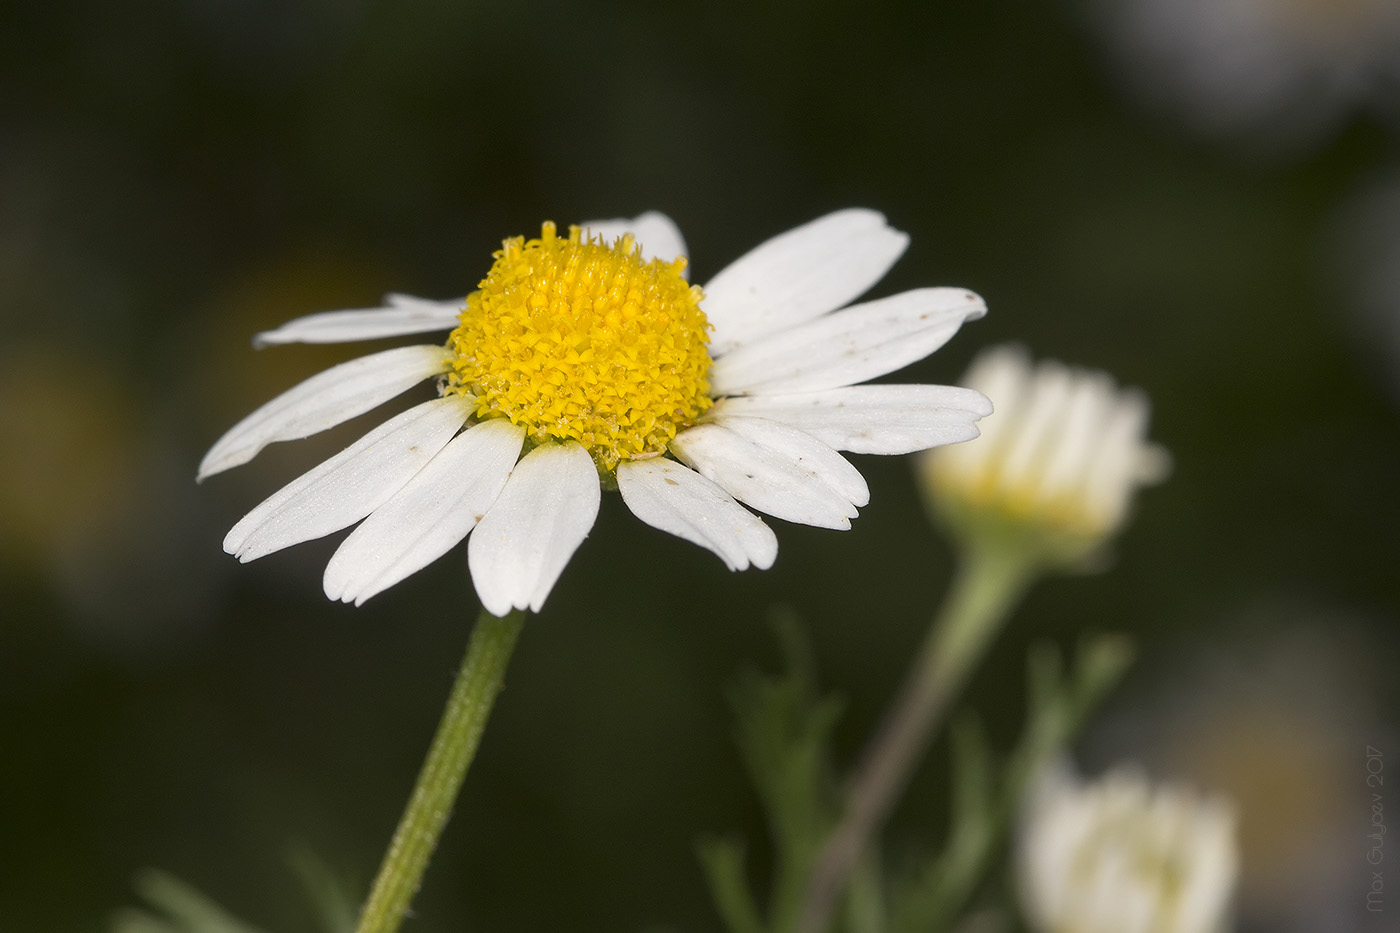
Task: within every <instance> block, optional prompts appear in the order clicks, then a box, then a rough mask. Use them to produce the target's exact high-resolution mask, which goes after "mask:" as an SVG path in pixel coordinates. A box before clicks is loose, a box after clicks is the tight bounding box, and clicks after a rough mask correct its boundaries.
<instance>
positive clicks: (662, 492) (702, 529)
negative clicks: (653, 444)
mask: <svg viewBox="0 0 1400 933" xmlns="http://www.w3.org/2000/svg"><path fill="white" fill-rule="evenodd" d="M617 488H618V491H619V492H621V493H622V501H623V502H626V503H627V507H628V508H629V509H631V510H632V514H633V515H636V516H637V517H638V518H640V519H641V520H642V521H644V522H646V523H647V524H648V525H650V526H652V527H653V528H660V529H661V530H662V531H665V532H669V533H670V534H673V535H675V536H676V537H678V538H684V539H685V540H687V541H689V542H691V543H692V544H698V545H700V546H701V547H703V548H708V549H709V550H711V551H713V552H714V553H715V554H717V555H719V559H720V560H722V561H724V564H725V566H726V567H728V568H729V569H730V570H747V569H748V567H749V564H753V565H754V566H755V567H758V568H759V569H760V570H767V569H768V568H769V567H771V566H773V560H774V558H776V557H777V556H778V538H777V536H776V535H774V534H773V530H772V529H771V528H769V527H768V526H767V525H765V524H763V521H762V519H760V518H759V517H758V516H757V515H754V514H753V513H752V512H750V511H749V510H748V509H746V508H744V507H743V506H742V505H740V504H739V503H737V502H735V501H734V499H733V498H732V497H730V495H729V493H727V492H725V491H724V490H723V489H721V488H720V487H719V486H717V485H715V483H713V482H711V481H710V480H708V479H706V478H705V477H703V476H701V475H700V474H699V473H696V472H694V471H693V470H688V469H686V468H685V467H683V466H681V465H680V464H679V463H676V462H675V461H674V460H670V459H667V458H665V457H654V458H652V459H650V460H625V461H623V462H622V463H619V464H618V465H617Z"/></svg>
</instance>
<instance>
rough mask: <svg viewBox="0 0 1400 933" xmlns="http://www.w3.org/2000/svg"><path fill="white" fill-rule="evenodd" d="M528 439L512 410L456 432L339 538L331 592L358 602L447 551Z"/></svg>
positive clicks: (492, 497) (487, 502) (328, 585)
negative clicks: (511, 416) (507, 415)
mask: <svg viewBox="0 0 1400 933" xmlns="http://www.w3.org/2000/svg"><path fill="white" fill-rule="evenodd" d="M524 441H525V429H524V428H522V427H518V426H516V425H513V424H511V423H510V421H509V420H508V419H506V418H493V419H491V420H490V421H484V422H482V423H481V424H478V425H474V426H472V427H470V428H468V429H467V430H465V431H463V432H462V433H461V434H459V435H457V436H456V437H455V438H453V439H452V441H451V442H450V443H449V444H448V445H447V446H446V447H444V448H443V449H442V450H441V451H440V452H439V453H438V455H437V456H436V457H434V458H433V459H432V460H430V461H428V464H427V466H425V467H423V469H421V470H419V471H418V472H417V473H415V474H414V475H413V478H412V479H410V480H409V481H408V482H407V483H406V484H405V485H404V487H403V488H402V489H400V490H399V491H398V492H397V493H395V494H394V496H393V498H391V499H390V500H389V501H388V502H385V503H384V504H383V505H381V506H380V507H379V508H377V509H375V510H374V512H373V513H371V514H370V516H369V518H366V519H365V520H364V521H363V522H362V523H361V524H360V526H359V527H358V528H356V529H355V530H354V531H352V532H351V533H350V536H349V537H347V538H346V539H345V541H344V543H342V544H341V545H340V548H339V550H337V551H336V552H335V556H334V557H332V558H331V561H330V564H328V565H327V566H326V575H325V580H324V585H325V590H326V595H327V596H329V597H330V598H331V599H339V600H341V601H343V602H347V603H348V602H353V603H354V604H355V605H357V606H358V605H360V604H361V603H363V602H364V601H365V600H367V599H369V598H370V597H371V596H373V595H375V594H376V593H379V592H382V591H383V590H386V589H388V588H389V587H391V586H393V585H394V584H395V583H398V582H399V581H400V580H403V579H404V578H405V577H407V576H409V575H410V574H413V573H417V572H418V571H419V570H421V569H423V568H424V567H426V566H428V564H431V563H432V562H433V561H435V560H437V559H438V558H439V557H441V556H442V555H444V554H446V553H447V552H448V551H449V550H451V549H452V547H453V546H454V545H455V544H457V542H459V541H461V540H462V539H463V538H465V537H466V536H467V534H468V532H470V531H471V530H472V528H474V527H476V523H477V522H479V521H481V517H482V516H483V515H485V514H486V512H487V510H488V509H490V507H491V504H492V503H493V502H495V501H496V497H497V496H499V495H500V493H501V489H502V487H504V486H505V484H506V478H507V477H508V476H510V471H511V467H513V466H515V461H516V458H517V457H519V456H520V445H521V444H523V443H524Z"/></svg>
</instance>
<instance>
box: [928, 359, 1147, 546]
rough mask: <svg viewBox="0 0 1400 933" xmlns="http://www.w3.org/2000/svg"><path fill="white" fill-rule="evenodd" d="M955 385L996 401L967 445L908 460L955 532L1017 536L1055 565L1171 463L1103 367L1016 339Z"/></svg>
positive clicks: (1136, 406)
mask: <svg viewBox="0 0 1400 933" xmlns="http://www.w3.org/2000/svg"><path fill="white" fill-rule="evenodd" d="M963 382H964V383H965V384H966V385H968V386H971V387H973V388H975V389H979V390H980V391H982V392H985V393H986V394H987V396H988V397H990V398H991V399H992V401H993V402H994V403H995V404H996V406H997V412H996V414H995V415H994V416H993V417H991V418H989V419H988V420H987V421H986V422H985V423H984V424H983V425H982V435H983V436H982V437H981V439H979V440H978V441H977V442H976V443H975V444H965V445H962V446H959V447H956V448H949V449H947V450H931V451H929V452H928V453H925V454H923V455H921V456H920V458H919V469H920V473H921V477H920V478H921V480H922V481H923V486H924V488H925V490H926V491H927V493H928V499H929V503H930V506H931V507H932V509H933V510H934V512H935V514H937V515H940V516H941V517H943V518H944V519H945V520H947V521H948V522H949V523H950V524H951V525H952V526H953V527H954V528H955V529H956V530H957V531H959V532H962V533H966V534H973V535H992V536H995V537H997V538H998V539H1000V540H1003V541H1004V540H1006V538H1007V537H1008V536H1016V537H1017V538H1018V539H1019V540H1021V541H1022V542H1023V543H1026V544H1029V545H1030V546H1032V547H1033V548H1035V549H1036V550H1037V551H1039V552H1041V553H1042V554H1044V555H1045V556H1047V557H1050V558H1051V559H1052V560H1054V561H1055V562H1058V563H1069V564H1073V563H1077V562H1079V561H1082V560H1083V559H1084V558H1085V557H1087V556H1090V555H1092V554H1094V553H1095V552H1097V551H1098V550H1099V549H1100V548H1101V546H1102V545H1103V544H1104V543H1105V542H1107V541H1108V540H1109V539H1110V538H1111V537H1112V536H1113V535H1114V534H1116V533H1117V532H1118V530H1119V529H1120V528H1121V527H1122V526H1123V524H1124V522H1125V521H1126V520H1127V516H1128V509H1129V507H1130V505H1131V503H1132V499H1133V495H1134V494H1135V493H1136V492H1137V490H1138V488H1139V487H1140V486H1142V485H1144V484H1147V483H1153V482H1157V481H1159V480H1161V479H1162V478H1163V477H1165V476H1166V474H1167V472H1168V470H1169V469H1170V464H1171V458H1170V457H1169V456H1168V454H1167V452H1166V451H1165V450H1163V449H1162V448H1161V447H1159V446H1157V445H1156V444H1153V443H1150V442H1148V441H1147V440H1146V438H1145V437H1144V435H1145V434H1146V432H1147V419H1148V401H1147V396H1146V395H1144V394H1143V393H1142V392H1141V391H1140V390H1138V389H1120V388H1118V386H1117V385H1115V384H1114V381H1113V379H1112V378H1111V377H1110V376H1109V375H1108V374H1107V373H1103V372H1097V371H1093V370H1083V369H1072V368H1070V367H1068V366H1065V365H1064V364H1063V363H1059V362H1057V361H1055V360H1045V361H1042V362H1041V363H1039V364H1038V365H1033V364H1032V362H1031V359H1030V356H1029V355H1028V354H1027V353H1026V351H1025V350H1024V349H1022V348H1021V347H1017V346H1000V347H993V348H992V349H990V350H986V351H984V352H982V353H981V354H979V355H978V356H977V358H976V359H974V360H973V362H972V365H971V366H970V367H969V368H968V371H967V375H966V376H964V377H963Z"/></svg>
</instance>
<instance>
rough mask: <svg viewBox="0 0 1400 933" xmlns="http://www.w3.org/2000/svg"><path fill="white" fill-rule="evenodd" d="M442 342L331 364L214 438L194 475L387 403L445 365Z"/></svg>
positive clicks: (206, 473)
mask: <svg viewBox="0 0 1400 933" xmlns="http://www.w3.org/2000/svg"><path fill="white" fill-rule="evenodd" d="M450 360H451V354H449V353H448V352H447V349H446V348H445V347H438V346H417V347H398V348H396V349H393V350H385V351H384V352H383V353H374V354H371V355H369V356H362V357H360V358H358V359H354V360H350V361H349V362H347V363H341V364H340V365H339V366H333V367H331V368H330V369H328V370H326V371H325V372H321V373H317V374H316V375H314V376H312V377H311V378H310V379H307V380H306V381H305V382H303V383H301V384H300V385H297V386H294V387H293V388H291V389H288V390H287V391H286V392H283V393H282V394H281V395H279V396H277V397H276V398H275V399H273V400H272V401H270V402H268V403H267V404H266V405H263V406H262V407H261V408H259V409H258V410H257V411H255V412H253V413H252V414H251V415H249V416H248V417H246V418H244V419H243V420H242V421H240V422H238V423H237V424H235V425H234V426H233V427H232V428H230V429H229V430H228V432H227V433H226V434H224V436H223V437H221V438H219V439H218V440H217V441H216V442H215V443H214V446H213V447H211V448H209V453H207V454H205V455H204V460H203V461H202V462H201V463H200V464H199V479H201V480H202V479H204V478H205V477H206V476H212V475H213V474H215V473H219V472H222V471H223V470H227V469H229V468H231V467H236V466H238V465H239V464H242V463H247V462H248V461H249V460H252V459H253V457H255V456H257V453H258V451H260V450H262V449H263V448H264V447H266V446H267V445H268V444H271V443H272V442H274V441H286V440H292V439H294V438H300V437H308V436H310V435H312V434H315V433H317V432H318V431H324V430H326V429H327V428H333V427H335V426H336V425H337V424H340V423H341V422H343V421H348V420H350V419H351V418H354V417H355V416H356V415H362V414H364V413H365V412H367V411H369V410H370V409H371V408H375V407H377V406H378V405H381V404H383V403H384V402H387V401H388V400H389V399H391V398H393V397H394V396H395V395H398V394H399V393H400V392H402V391H404V390H405V389H407V388H408V387H409V386H411V385H414V384H415V383H418V382H422V381H423V380H424V379H427V378H428V377H429V376H434V375H437V374H438V373H441V372H444V371H446V370H447V369H448V368H449V361H450Z"/></svg>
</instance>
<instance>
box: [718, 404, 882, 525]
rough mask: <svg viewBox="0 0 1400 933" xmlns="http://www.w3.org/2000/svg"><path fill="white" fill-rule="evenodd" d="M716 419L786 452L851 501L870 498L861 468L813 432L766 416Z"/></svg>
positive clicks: (862, 502) (859, 502)
mask: <svg viewBox="0 0 1400 933" xmlns="http://www.w3.org/2000/svg"><path fill="white" fill-rule="evenodd" d="M716 421H717V422H718V423H719V424H720V425H722V426H724V427H726V428H728V429H729V430H731V431H733V432H734V433H735V434H738V435H739V436H740V437H744V438H747V439H749V440H750V441H753V442H754V443H755V444H759V445H761V446H763V447H767V448H769V449H770V450H775V451H777V452H778V453H780V454H783V455H785V456H786V457H788V459H790V460H791V461H792V462H793V463H794V464H796V465H797V466H798V467H800V468H802V469H804V470H806V471H807V472H809V473H811V474H812V475H813V476H815V477H816V478H817V479H818V480H820V481H821V482H822V483H825V484H826V485H827V486H829V487H830V488H831V490H832V491H833V492H835V493H836V494H837V495H839V496H840V497H841V498H843V499H845V500H847V501H848V502H850V503H851V504H852V505H855V506H863V505H866V504H867V503H869V502H870V487H869V486H867V485H866V484H865V477H863V476H861V475H860V471H859V470H857V469H856V468H855V467H854V466H852V465H851V462H850V461H849V460H847V459H846V458H845V457H843V456H841V455H840V454H838V453H837V452H836V451H835V450H833V449H832V448H831V447H830V446H828V445H826V444H823V443H822V442H821V441H819V440H817V439H816V438H815V437H813V436H812V435H810V434H807V433H806V432H804V431H799V430H798V429H797V428H794V427H792V426H791V425H786V424H781V423H779V422H777V421H768V420H766V419H764V418H717V419H716ZM853 517H854V516H853Z"/></svg>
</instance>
